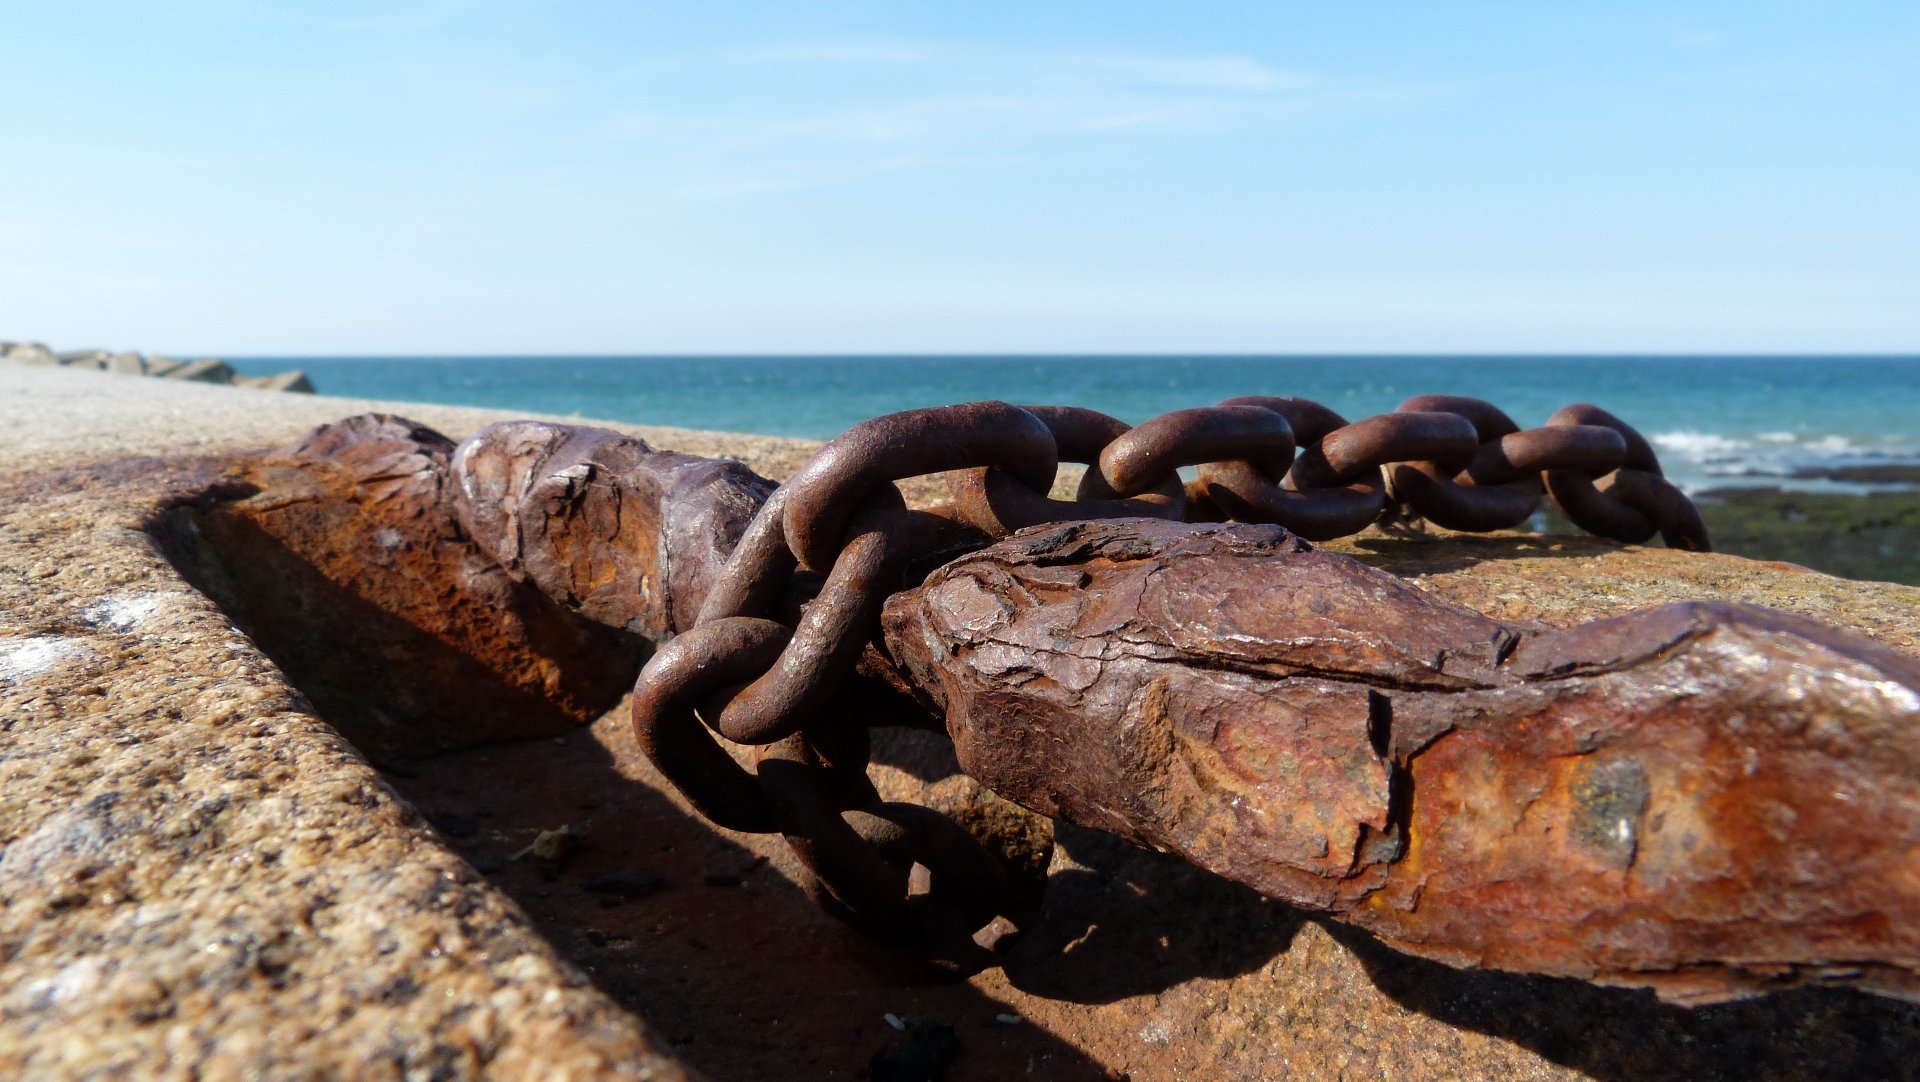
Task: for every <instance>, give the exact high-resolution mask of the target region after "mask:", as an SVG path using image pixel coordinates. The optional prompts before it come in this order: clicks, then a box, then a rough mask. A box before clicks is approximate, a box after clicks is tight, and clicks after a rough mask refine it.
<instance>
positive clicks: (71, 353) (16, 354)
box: [0, 342, 315, 394]
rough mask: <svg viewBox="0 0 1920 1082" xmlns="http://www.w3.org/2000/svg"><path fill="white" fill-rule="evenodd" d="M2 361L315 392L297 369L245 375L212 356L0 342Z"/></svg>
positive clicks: (263, 389)
mask: <svg viewBox="0 0 1920 1082" xmlns="http://www.w3.org/2000/svg"><path fill="white" fill-rule="evenodd" d="M0 359H5V360H9V361H13V362H14V363H16V364H37V365H59V366H61V367H64V368H75V369H79V370H81V371H87V372H112V373H114V374H115V375H120V376H161V377H164V378H166V379H184V380H191V381H193V382H195V383H226V384H230V385H232V386H235V387H252V388H255V389H256V390H262V391H290V392H293V393H296V394H313V393H315V389H314V386H313V380H311V379H309V378H308V377H307V374H306V373H305V372H302V371H301V370H299V369H298V368H295V369H292V370H290V371H286V372H275V373H274V374H272V375H269V376H243V375H241V374H239V373H238V372H235V371H234V370H233V367H232V366H231V365H228V364H227V363H226V362H224V361H218V360H215V359H213V358H211V357H203V358H201V359H200V360H197V361H176V360H174V359H173V358H172V357H166V356H162V355H160V354H158V353H156V354H154V355H153V356H151V357H143V356H141V355H140V354H139V353H136V352H134V351H132V350H124V351H122V352H119V353H110V352H108V351H107V350H104V349H69V350H62V351H60V352H58V353H55V352H54V351H52V350H50V349H48V348H47V347H46V345H45V344H44V343H41V342H0Z"/></svg>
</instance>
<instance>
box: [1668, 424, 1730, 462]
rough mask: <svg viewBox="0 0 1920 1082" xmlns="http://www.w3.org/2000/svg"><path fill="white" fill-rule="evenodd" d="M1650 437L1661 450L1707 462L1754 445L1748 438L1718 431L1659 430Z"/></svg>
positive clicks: (1726, 456)
mask: <svg viewBox="0 0 1920 1082" xmlns="http://www.w3.org/2000/svg"><path fill="white" fill-rule="evenodd" d="M1650 438H1651V440H1652V441H1653V445H1654V446H1655V447H1656V448H1658V449H1660V450H1661V451H1665V452H1667V453H1669V454H1675V455H1682V456H1685V457H1687V458H1691V459H1697V460H1700V461H1706V462H1711V461H1713V460H1715V459H1722V458H1728V457H1731V456H1733V455H1736V454H1738V453H1739V452H1741V451H1744V450H1746V449H1747V448H1748V447H1750V446H1752V444H1749V443H1748V442H1747V441H1746V440H1742V439H1735V438H1734V437H1732V436H1723V435H1721V434H1719V433H1718V432H1694V431H1691V430H1682V431H1679V432H1657V433H1655V434H1654V435H1653V436H1652V437H1650Z"/></svg>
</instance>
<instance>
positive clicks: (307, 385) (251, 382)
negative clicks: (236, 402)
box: [233, 368, 314, 394]
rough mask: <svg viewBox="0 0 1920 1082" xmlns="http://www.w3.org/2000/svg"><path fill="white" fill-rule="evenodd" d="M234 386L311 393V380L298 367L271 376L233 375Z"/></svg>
mask: <svg viewBox="0 0 1920 1082" xmlns="http://www.w3.org/2000/svg"><path fill="white" fill-rule="evenodd" d="M233 385H234V386H236V387H253V388H255V389H257V390H262V391H291V392H294V393H296V394H312V393H314V392H313V381H312V380H310V379H308V378H307V374H306V373H305V372H302V371H301V370H299V369H298V368H295V369H292V370H290V371H286V372H276V373H274V374H273V375H271V376H235V377H233Z"/></svg>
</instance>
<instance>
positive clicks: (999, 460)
mask: <svg viewBox="0 0 1920 1082" xmlns="http://www.w3.org/2000/svg"><path fill="white" fill-rule="evenodd" d="M1061 461H1069V462H1083V463H1086V464H1087V466H1088V469H1087V471H1086V474H1085V476H1084V478H1083V480H1082V481H1081V483H1080V486H1079V490H1078V492H1077V493H1076V495H1075V498H1074V499H1072V500H1056V499H1053V498H1052V497H1051V496H1050V492H1051V489H1052V486H1053V483H1054V480H1055V473H1056V471H1057V467H1058V465H1059V463H1060V462H1061ZM1185 467H1193V468H1194V469H1195V472H1196V473H1197V478H1196V480H1194V481H1193V482H1191V483H1184V482H1182V480H1181V477H1180V474H1179V472H1178V471H1179V470H1180V469H1182V468H1185ZM933 473H945V474H946V478H947V482H948V486H949V488H950V489H951V490H952V492H953V495H954V497H955V499H954V503H953V505H952V506H951V507H949V508H946V509H944V510H943V511H941V512H940V513H941V514H942V515H944V516H945V518H944V519H942V520H941V521H943V522H944V523H945V524H946V525H949V526H951V525H953V524H954V523H960V524H963V525H964V526H965V527H970V528H971V529H972V530H975V531H978V534H979V535H981V536H983V537H984V538H1000V537H1004V536H1006V535H1007V534H1010V533H1012V532H1014V531H1016V530H1019V529H1022V528H1025V527H1028V526H1035V525H1040V524H1043V523H1049V522H1061V521H1071V520H1082V519H1111V518H1137V517H1150V518H1165V519H1176V520H1180V519H1184V520H1186V521H1216V520H1222V519H1236V520H1240V521H1248V522H1265V523H1276V524H1278V525H1281V526H1284V527H1286V528H1287V529H1288V530H1291V531H1292V532H1294V533H1296V534H1298V535H1300V536H1301V537H1304V538H1307V539H1309V540H1325V539H1328V538H1333V537H1339V536H1342V535H1345V534H1350V533H1355V532H1357V531H1359V530H1361V529H1364V528H1366V527H1367V526H1368V525H1370V524H1372V523H1373V522H1375V521H1378V520H1380V519H1381V518H1382V517H1383V516H1384V515H1386V514H1388V513H1389V512H1390V511H1394V510H1397V511H1399V512H1400V513H1402V514H1404V515H1411V516H1417V517H1419V518H1423V519H1426V520H1428V521H1431V522H1433V523H1435V524H1436V525H1440V526H1443V527H1446V528H1450V529H1456V530H1474V531H1483V530H1496V529H1506V528H1510V527H1512V526H1515V525H1518V524H1519V523H1521V522H1524V521H1526V520H1527V519H1528V518H1529V517H1530V516H1532V515H1533V514H1534V512H1535V510H1536V509H1537V507H1538V505H1539V501H1540V498H1541V495H1542V492H1543V490H1544V492H1545V493H1547V494H1550V495H1551V496H1552V498H1553V500H1554V501H1555V503H1556V504H1557V505H1558V506H1559V507H1560V508H1561V509H1562V510H1563V511H1564V512H1565V513H1566V515H1567V517H1568V518H1569V519H1571V520H1572V521H1573V522H1574V523H1575V524H1577V525H1579V526H1580V527H1582V528H1583V529H1586V530H1588V531H1590V532H1592V533H1595V534H1598V535H1600V536H1602V537H1607V538H1611V539H1615V540H1619V541H1625V542H1629V543H1638V542H1642V541H1645V540H1647V539H1648V538H1650V537H1652V536H1653V534H1655V533H1656V532H1657V533H1659V534H1661V535H1662V536H1663V538H1664V539H1665V540H1666V543H1667V544H1668V545H1670V546H1673V547H1677V548H1687V549H1694V550H1705V549H1706V548H1707V536H1706V530H1705V527H1704V526H1703V525H1702V523H1701V520H1700V516H1699V513H1698V512H1697V511H1696V510H1695V509H1694V507H1693V505H1692V503H1691V502H1690V501H1688V499H1687V498H1686V496H1685V495H1684V494H1682V493H1681V492H1680V490H1679V489H1677V488H1675V487H1674V486H1673V485H1672V484H1671V483H1669V482H1667V481H1666V480H1665V479H1664V478H1663V477H1662V475H1661V472H1660V464H1659V461H1658V459H1657V458H1656V457H1655V455H1654V453H1653V449H1652V447H1651V446H1649V445H1648V444H1647V441H1646V440H1645V439H1644V438H1642V437H1641V435H1640V434H1639V433H1638V432H1636V431H1634V430H1633V428H1631V427H1630V426H1628V425H1627V424H1626V423H1624V422H1622V421H1621V420H1619V419H1618V418H1616V417H1614V416H1613V415H1612V414H1609V413H1607V412H1606V411H1604V410H1601V409H1599V408H1597V407H1594V406H1586V405H1577V406H1569V407H1567V408H1566V409H1563V410H1561V411H1559V412H1558V413H1556V414H1554V415H1553V416H1552V417H1551V418H1549V419H1548V421H1547V423H1546V425H1545V426H1543V427H1539V428H1533V429H1526V430H1522V429H1521V428H1520V426H1519V425H1518V424H1516V423H1515V422H1514V421H1513V420H1512V419H1511V418H1510V417H1508V416H1507V415H1506V414H1505V413H1503V412H1502V411H1501V410H1499V409H1498V408H1497V407H1495V406H1493V405H1491V404H1490V403H1487V402H1483V401H1480V400H1478V399H1472V398H1462V397H1457V396H1440V395H1429V396H1422V397H1418V398H1413V399H1409V400H1408V401H1406V402H1405V403H1402V404H1401V406H1400V407H1399V408H1398V409H1396V410H1395V411H1393V412H1391V413H1386V414H1381V415H1379V416H1376V417H1369V418H1366V419H1364V420H1360V421H1355V422H1348V421H1347V420H1346V419H1345V418H1343V417H1341V416H1340V415H1339V414H1337V413H1335V412H1334V411H1332V410H1330V409H1328V408H1327V407H1325V406H1322V405H1320V404H1319V403H1316V402H1311V401H1308V400H1306V399H1302V398H1287V397H1245V398H1233V399H1228V400H1227V401H1225V402H1222V403H1220V404H1219V405H1217V406H1210V407H1199V408H1193V409H1182V410H1175V411H1173V412H1171V413H1167V414H1163V415H1161V416H1159V417H1155V418H1153V419H1152V420H1149V421H1147V422H1145V423H1143V424H1141V425H1139V426H1137V427H1129V426H1128V425H1127V424H1126V423H1125V422H1122V421H1120V420H1118V419H1116V418H1113V417H1110V416H1107V415H1106V414H1103V413H1099V412H1097V411H1094V410H1088V409H1080V408H1076V407H1070V406H1027V407H1018V406H1012V405H1008V404H1006V403H1003V402H973V403H966V404H962V405H955V406H945V407H937V408H931V409H918V410H908V411H905V412H902V413H895V414H889V415H887V416H884V417H879V418H875V419H873V420H870V421H867V422H865V423H863V424H860V425H857V426H855V427H854V428H852V429H850V430H848V431H847V432H846V433H844V434H843V435H841V436H840V437H839V438H837V439H835V440H833V441H831V442H829V443H828V444H826V445H825V446H824V447H822V448H821V449H820V450H819V451H818V452H817V453H816V454H815V455H814V456H813V457H812V458H811V459H809V460H808V462H807V463H806V465H804V466H803V467H802V468H801V469H800V470H799V472H797V473H796V474H795V475H794V476H793V477H792V478H791V479H790V480H788V482H787V483H786V484H784V485H782V486H781V487H780V488H779V489H778V490H777V491H776V492H775V493H774V494H773V496H772V497H771V498H769V499H768V500H767V502H766V504H765V505H764V506H763V507H761V509H760V511H759V513H758V514H757V515H756V517H755V518H754V520H753V523H752V524H751V526H750V527H749V528H748V529H747V531H746V534H745V535H744V536H743V537H742V538H741V541H740V543H739V545H738V547H736V548H735V550H734V552H733V555H732V558H731V559H730V561H729V562H728V564H727V567H726V570H725V571H724V572H723V573H722V575H721V576H720V578H719V579H718V580H717V581H716V582H715V584H714V586H713V588H712V589H711V591H710V592H709V593H708V594H707V596H706V599H705V601H704V603H703V605H702V607H701V610H700V613H699V617H698V619H697V621H696V622H695V625H694V626H693V627H692V628H691V629H689V630H687V631H686V632H685V633H684V634H681V635H680V636H679V637H677V638H675V639H673V640H671V641H669V642H668V643H666V644H665V645H663V646H662V647H661V648H660V649H659V651H658V652H657V653H656V654H655V655H654V657H653V658H652V660H650V661H649V662H648V664H647V666H646V667H645V669H644V670H642V672H641V674H640V680H639V683H638V685H637V686H636V687H635V690H634V697H633V721H634V728H635V732H636V734H637V735H638V738H639V742H640V745H641V748H642V749H643V750H644V751H645V753H646V754H647V756H648V757H649V758H650V759H651V760H652V761H653V762H654V764H655V765H656V766H657V767H658V768H659V769H660V771H661V773H662V774H664V775H665V776H666V778H667V779H668V780H669V781H670V782H671V783H672V784H673V785H674V786H676V787H677V788H678V789H679V790H680V792H681V793H682V794H683V795H684V796H685V797H686V799H687V800H688V802H689V803H691V804H692V805H693V806H694V807H695V808H696V809H697V810H699V811H700V813H701V814H703V815H705V816H706V817H707V818H708V819H710V820H712V821H713V822H714V823H716V824H718V825H720V826H723V827H726V828H728V829H732V830H739V831H746V832H752V833H775V832H777V833H779V834H781V835H783V836H784V837H785V838H786V840H787V842H788V843H789V844H790V845H791V846H792V848H793V851H794V853H795V854H796V855H797V857H798V858H799V860H800V862H801V864H802V865H803V866H804V867H805V868H806V870H807V872H808V874H809V877H810V878H809V879H808V880H807V881H806V882H805V883H804V884H803V885H804V887H805V889H806V890H807V892H808V893H809V895H811V896H812V897H813V898H814V899H815V900H816V901H817V902H819V903H820V904H821V906H822V907H823V908H824V909H826V910H827V911H828V912H829V913H831V914H833V915H834V916H836V917H839V918H840V919H842V920H845V921H847V922H848V923H850V924H852V925H854V926H855V927H858V928H860V929H862V930H864V931H866V932H869V933H871V934H873V935H876V936H878V937H881V938H885V939H891V940H896V941H908V942H913V943H916V944H918V945H919V946H920V947H921V948H922V949H923V950H925V951H926V952H927V953H928V954H929V956H930V957H933V958H934V959H936V960H937V961H938V962H940V963H941V964H942V965H944V966H946V967H948V968H950V969H952V970H955V971H958V972H970V971H972V970H974V969H977V968H979V967H980V966H981V965H984V964H986V963H987V962H989V961H990V960H991V951H992V948H993V947H994V946H995V945H996V944H997V943H1000V942H1005V941H1006V933H1007V932H1008V931H1009V930H1012V929H1017V928H1018V927H1019V926H1020V925H1021V923H1022V922H1023V921H1025V920H1027V919H1028V918H1029V917H1030V915H1031V913H1032V911H1033V908H1034V904H1035V901H1036V900H1035V899H1034V898H1033V897H1032V896H1031V892H1030V891H1029V890H1027V889H1026V888H1025V887H1024V885H1023V884H1022V882H1021V881H1020V880H1019V878H1018V877H1017V876H1016V875H1014V873H1012V872H1011V871H1010V870H1009V869H1008V868H1007V867H1006V866H1005V865H1004V863H1003V862H1002V861H1001V859H1000V858H999V857H998V856H996V855H995V854H994V853H992V852H991V851H989V850H988V849H987V848H986V847H985V846H983V845H982V844H981V843H980V842H979V841H976V840H975V839H974V838H973V836H972V835H970V834H969V833H968V832H967V831H966V830H965V829H964V828H963V827H961V826H959V825H958V824H956V823H954V822H952V821H951V820H949V819H947V818H945V817H944V816H941V815H939V814H938V813H936V812H933V811H932V810H930V809H927V808H922V807H919V806H916V805H908V804H900V803H892V802H887V801H885V800H883V799H882V798H881V796H880V794H879V793H878V791H877V790H876V789H875V788H874V786H873V784H872V783H871V782H870V781H869V780H868V778H867V766H868V755H869V750H868V734H867V732H866V730H865V729H864V728H861V727H860V726H859V725H858V724H856V723H854V722H852V721H850V720H849V718H850V717H851V712H850V711H847V710H844V709H839V708H838V704H837V700H838V699H839V697H840V694H841V692H842V690H843V688H844V687H845V685H846V682H847V680H848V678H849V677H850V676H851V674H852V673H853V671H854V668H855V666H856V664H857V663H858V662H859V660H860V658H861V655H862V654H863V652H865V651H867V650H869V649H877V647H876V646H875V643H876V639H877V632H878V627H879V613H880V609H881V606H882V605H883V604H884V603H885V601H886V599H887V597H888V596H889V595H890V594H892V593H893V592H894V591H896V590H898V589H901V588H903V587H904V586H906V585H908V584H907V583H906V582H904V581H903V579H904V577H905V575H906V571H907V568H908V567H909V565H910V562H911V561H912V560H913V559H914V558H915V557H920V556H924V555H925V553H924V552H920V551H915V550H916V549H921V548H924V547H925V542H924V541H922V540H920V538H921V537H922V534H923V531H922V530H921V529H919V528H918V527H919V526H921V525H923V523H922V522H920V521H919V520H917V519H916V518H915V516H916V515H918V514H919V513H918V512H910V511H908V509H907V507H906V504H905V501H904V500H903V499H902V497H901V495H900V492H899V489H898V488H896V487H895V486H894V484H893V482H895V481H898V480H902V479H905V478H909V477H916V476H920V475H924V474H933ZM714 735H718V736H719V737H722V738H724V739H725V740H728V741H731V742H732V743H734V744H736V745H755V746H758V748H759V751H758V753H757V760H756V763H755V767H754V769H752V770H749V769H748V768H746V767H745V766H743V765H741V764H740V762H739V761H738V760H736V759H735V757H734V756H733V755H731V754H729V753H728V752H727V751H725V750H724V749H723V748H722V747H721V745H720V744H718V743H716V742H715V740H714V738H713V737H714Z"/></svg>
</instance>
